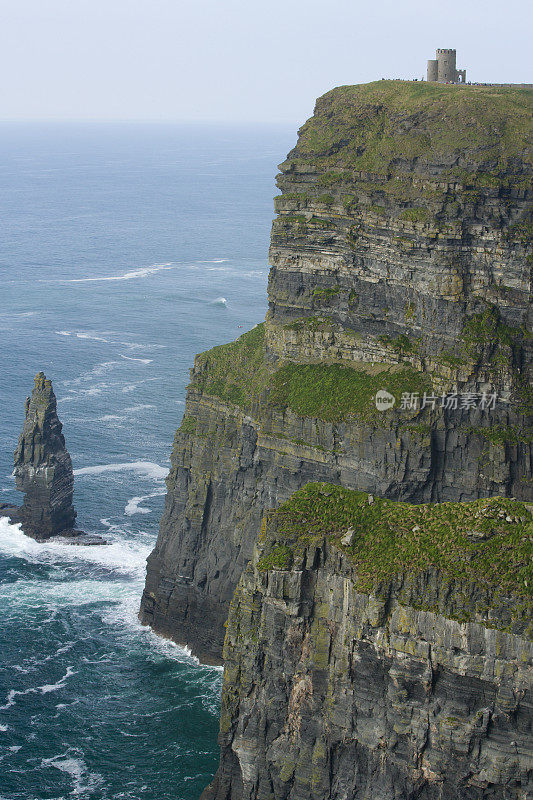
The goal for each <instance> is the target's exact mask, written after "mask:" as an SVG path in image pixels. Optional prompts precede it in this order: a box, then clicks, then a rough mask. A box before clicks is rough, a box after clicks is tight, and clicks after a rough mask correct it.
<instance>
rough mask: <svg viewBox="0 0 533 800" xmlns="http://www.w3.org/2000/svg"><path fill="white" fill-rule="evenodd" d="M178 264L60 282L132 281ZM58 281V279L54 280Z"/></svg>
mask: <svg viewBox="0 0 533 800" xmlns="http://www.w3.org/2000/svg"><path fill="white" fill-rule="evenodd" d="M175 268H176V265H175V264H172V263H171V262H168V263H167V264H152V265H151V266H150V267H141V268H140V269H134V270H130V271H129V272H125V273H124V274H123V275H104V276H102V277H99V278H70V279H68V280H66V279H63V280H61V281H59V283H97V282H99V281H131V280H134V279H135V278H146V277H148V275H153V274H154V273H156V272H161V271H162V270H169V269H175ZM54 282H56V281H54Z"/></svg>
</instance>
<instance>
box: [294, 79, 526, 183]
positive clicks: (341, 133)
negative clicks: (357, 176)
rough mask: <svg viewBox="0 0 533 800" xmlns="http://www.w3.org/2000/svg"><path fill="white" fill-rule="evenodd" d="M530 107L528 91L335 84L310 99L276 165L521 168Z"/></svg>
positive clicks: (398, 83)
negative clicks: (311, 107)
mask: <svg viewBox="0 0 533 800" xmlns="http://www.w3.org/2000/svg"><path fill="white" fill-rule="evenodd" d="M532 112H533V90H532V89H520V88H514V87H494V86H490V87H480V86H448V85H441V84H434V83H425V82H423V81H420V82H414V81H388V80H387V81H386V80H383V81H375V82H374V83H368V84H362V85H359V86H341V87H338V88H337V89H333V90H332V91H330V92H328V93H327V94H325V95H323V96H322V97H320V98H319V99H318V100H317V103H316V106H315V113H314V115H313V117H311V119H309V120H308V121H307V122H306V123H305V125H303V127H302V128H301V130H300V132H299V139H298V144H297V145H296V147H295V148H294V150H292V152H291V153H290V154H289V156H288V159H287V161H286V162H285V164H283V165H282V166H281V168H282V169H283V170H284V171H286V170H288V169H290V167H291V164H294V162H295V161H296V160H300V161H302V162H311V163H317V162H324V163H325V164H326V165H328V166H333V165H336V166H346V167H352V168H354V169H361V170H367V171H370V172H376V173H384V174H385V173H387V172H389V171H390V170H391V169H392V170H394V165H395V163H397V162H399V161H402V160H403V161H407V162H413V161H414V160H415V159H416V160H417V163H420V162H422V164H423V163H424V162H426V163H433V164H438V165H440V166H448V167H450V168H452V167H454V166H458V168H460V169H466V170H467V171H471V170H472V167H474V168H475V167H476V166H477V167H479V168H485V169H488V170H490V171H491V172H493V171H495V170H496V171H498V170H501V171H505V170H512V171H513V172H516V171H517V170H518V172H520V171H523V169H524V164H526V165H528V166H529V167H531V159H532V156H531V143H532V139H533V125H532V118H533V115H532ZM459 154H462V158H461V163H460V164H458V165H457V156H458V155H459Z"/></svg>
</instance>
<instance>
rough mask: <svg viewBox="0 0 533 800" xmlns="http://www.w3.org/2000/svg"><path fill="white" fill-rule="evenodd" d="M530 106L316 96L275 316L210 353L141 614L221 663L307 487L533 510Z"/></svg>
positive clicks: (300, 155)
mask: <svg viewBox="0 0 533 800" xmlns="http://www.w3.org/2000/svg"><path fill="white" fill-rule="evenodd" d="M531 98H532V93H531V92H530V91H528V90H518V89H497V88H478V87H452V86H437V85H428V84H414V83H403V82H400V81H394V82H388V81H381V82H379V83H375V84H369V85H367V86H358V87H342V88H340V89H335V90H333V91H332V92H329V93H328V94H327V95H325V96H324V97H322V98H320V99H319V100H318V102H317V105H316V109H315V114H314V116H313V117H312V119H310V120H309V121H308V122H307V123H306V124H305V125H304V126H303V128H302V129H301V131H300V134H299V140H298V144H297V146H296V148H295V149H294V150H293V151H292V152H291V153H290V154H289V157H288V159H287V161H286V162H285V163H284V164H282V165H281V174H280V175H279V176H278V185H279V186H280V189H281V195H280V196H279V197H278V198H276V201H275V202H276V210H277V217H276V219H275V221H274V223H273V228H272V243H271V251H270V258H271V264H272V269H271V273H270V279H269V312H268V314H267V319H266V321H265V323H264V325H261V326H258V327H257V328H255V329H254V330H253V331H251V332H249V333H248V334H245V335H244V336H243V337H241V338H240V339H239V340H238V341H237V342H234V343H231V344H230V345H224V346H222V347H217V348H214V349H213V350H211V351H209V352H207V353H203V354H201V355H200V356H198V357H197V358H196V361H195V365H194V369H193V370H192V373H191V383H190V386H189V389H188V395H187V404H186V413H185V417H184V419H183V422H182V424H181V426H180V429H179V430H178V432H177V434H176V438H175V441H174V448H173V453H172V468H171V471H170V475H169V477H168V481H167V486H168V494H167V498H166V504H165V511H164V515H163V519H162V522H161V528H160V534H159V538H158V541H157V544H156V547H155V549H154V552H153V553H152V555H151V556H150V558H149V560H148V571H147V579H146V587H145V591H144V594H143V598H142V603H141V614H140V616H141V619H142V620H143V621H144V622H146V623H148V624H150V625H151V626H152V627H153V628H154V629H156V630H158V631H160V632H162V633H164V634H165V635H167V636H170V637H171V638H173V639H174V640H175V641H177V642H180V643H186V644H188V645H189V646H191V647H192V649H193V651H194V652H195V653H196V654H197V655H199V656H200V657H201V658H202V659H204V660H215V661H217V660H218V661H219V660H220V658H221V651H222V643H223V638H224V621H225V618H226V615H227V609H228V605H229V602H230V599H231V597H232V594H233V591H234V589H235V586H236V585H237V582H238V580H239V577H240V575H241V573H242V571H243V569H244V567H245V565H246V564H247V562H248V561H249V559H250V558H251V556H252V552H253V547H254V541H255V536H256V532H257V530H258V529H259V525H260V522H261V519H262V516H263V514H264V511H265V510H266V509H269V508H273V507H276V506H278V505H279V504H280V503H282V502H284V501H285V500H286V499H287V498H288V497H289V496H290V495H291V494H292V493H293V492H294V491H296V490H297V489H299V488H301V487H302V486H304V485H305V484H306V483H308V482H309V481H316V480H319V481H328V482H330V483H336V484H342V485H344V486H347V487H349V488H353V489H362V490H364V491H368V492H371V493H373V494H376V495H378V496H381V497H388V498H392V499H401V500H410V501H413V502H417V503H421V502H428V501H433V502H439V501H447V500H449V501H471V500H475V499H476V498H481V497H487V496H491V495H507V496H514V497H517V498H521V499H531V498H533V480H532V463H533V454H532V432H531V416H530V414H531V409H532V407H533V404H532V392H531V350H532V342H533V340H532V338H531V302H530V291H531V271H532V268H531V259H532V257H533V256H532V247H531V231H532V230H533V228H532V219H533V218H532V212H531V199H532V197H533V192H532V189H531V175H532V169H531V155H530V152H531V151H530V145H531V137H532V134H531V105H532V99H531ZM380 389H384V390H386V391H387V392H389V394H391V395H393V396H394V398H395V405H394V407H392V408H389V409H388V410H385V411H378V410H377V408H376V404H375V396H376V393H377V392H378V391H379V390H380ZM424 393H426V402H425V407H424V408H422V407H421V406H422V405H424V402H423V400H422V402H419V403H418V404H417V403H414V405H413V403H412V402H411V401H412V400H413V399H414V400H416V398H418V399H419V400H421V399H422V398H423V397H424ZM453 397H455V403H456V405H457V407H454V401H453ZM491 397H492V398H493V399H494V403H493V404H492V405H491V403H490V402H487V399H488V398H491Z"/></svg>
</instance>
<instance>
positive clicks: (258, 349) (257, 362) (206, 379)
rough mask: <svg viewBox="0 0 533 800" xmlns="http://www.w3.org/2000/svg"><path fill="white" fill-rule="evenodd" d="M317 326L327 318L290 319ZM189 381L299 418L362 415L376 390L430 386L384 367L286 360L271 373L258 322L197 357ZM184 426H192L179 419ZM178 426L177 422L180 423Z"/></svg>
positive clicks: (371, 412)
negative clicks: (374, 370) (373, 369)
mask: <svg viewBox="0 0 533 800" xmlns="http://www.w3.org/2000/svg"><path fill="white" fill-rule="evenodd" d="M300 325H302V326H303V325H305V326H308V327H309V328H310V330H319V329H321V328H322V327H323V325H326V326H327V321H324V322H321V321H319V320H318V319H317V318H315V317H312V318H310V319H309V320H303V321H301V322H295V323H292V325H291V327H295V328H296V329H298V330H299V329H300V327H296V326H300ZM192 386H193V387H194V388H196V389H197V390H198V391H200V392H203V393H205V394H209V395H213V396H215V397H220V398H221V399H222V400H225V401H227V402H230V403H233V404H235V405H238V406H241V407H242V408H249V407H250V406H251V405H252V404H253V403H255V402H257V401H259V400H262V401H263V402H265V403H268V404H269V405H271V406H274V407H275V408H280V409H285V408H289V409H291V410H292V411H294V412H295V413H296V414H298V415H299V416H302V417H316V418H318V419H322V420H324V421H326V422H341V421H342V420H345V419H347V418H349V417H350V416H351V415H353V414H361V415H363V416H364V417H366V418H369V417H375V415H376V414H377V413H379V414H380V418H381V416H382V412H377V411H376V407H375V404H374V395H375V393H376V392H377V391H378V390H379V389H386V390H387V391H389V392H390V393H391V394H393V395H394V396H395V397H396V399H397V401H398V403H399V401H400V400H401V395H402V393H403V392H419V393H420V394H422V393H423V392H424V391H429V390H431V388H432V387H431V379H430V377H429V376H428V375H426V374H424V373H420V372H416V371H415V370H413V369H411V368H403V369H397V368H392V369H389V370H384V371H382V372H380V373H379V374H375V373H371V372H370V371H366V369H365V365H363V364H361V365H360V368H358V369H355V368H352V367H345V366H341V365H338V364H294V363H289V364H285V365H284V366H282V367H281V368H280V369H278V370H277V371H275V372H270V371H269V370H268V367H267V364H266V361H265V341H264V325H263V324H261V325H258V326H257V327H255V328H254V329H253V330H251V331H249V332H248V333H245V334H243V335H242V336H241V337H240V338H239V339H237V340H236V341H235V342H230V344H224V345H220V346H219V347H214V348H213V349H212V350H208V351H207V352H205V353H201V354H200V355H199V356H197V359H196V364H195V376H194V381H193V384H192ZM184 422H185V425H192V422H191V423H188V422H186V421H185V420H184ZM182 425H183V423H182Z"/></svg>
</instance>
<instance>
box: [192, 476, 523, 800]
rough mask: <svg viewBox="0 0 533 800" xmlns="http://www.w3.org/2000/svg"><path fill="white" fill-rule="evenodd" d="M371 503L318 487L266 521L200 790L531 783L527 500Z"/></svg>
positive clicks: (474, 789)
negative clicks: (212, 763)
mask: <svg viewBox="0 0 533 800" xmlns="http://www.w3.org/2000/svg"><path fill="white" fill-rule="evenodd" d="M372 501H373V498H369V497H368V496H366V495H362V494H359V495H356V494H355V493H353V492H347V491H346V490H343V489H337V487H334V486H331V485H330V486H328V485H314V486H309V487H308V488H307V489H306V490H304V491H301V492H299V493H298V494H297V495H296V496H295V497H293V498H292V499H291V500H290V501H289V502H288V503H287V504H285V506H282V507H281V509H280V510H279V512H276V513H273V514H269V515H268V517H267V519H266V520H265V522H264V524H263V529H262V535H261V536H260V537H259V543H258V545H257V546H256V549H255V553H254V558H253V561H252V563H251V564H250V565H249V566H248V567H247V569H246V570H245V572H244V574H243V576H242V578H241V580H240V583H239V585H238V588H237V590H236V592H235V596H234V598H233V600H232V603H231V608H230V614H229V619H228V626H227V636H226V642H225V646H224V658H225V673H224V685H223V691H222V714H221V728H220V745H221V761H220V767H219V770H218V772H217V774H216V777H215V780H214V782H213V783H212V784H211V786H210V787H208V789H207V790H206V791H205V792H204V794H203V795H202V800H230V799H231V800H236V798H239V800H267V798H268V799H271V798H276V800H296V799H298V800H309V798H317V799H318V798H320V800H325V798H331V800H333V798H336V800H338V798H346V800H370V799H372V800H407V799H408V798H410V800H415V798H416V800H474V799H475V800H489V799H490V800H526V798H529V797H531V794H530V792H531V791H532V790H533V784H532V778H533V759H532V751H531V744H532V725H533V693H532V683H531V674H532V670H531V667H532V661H533V645H532V642H531V627H530V626H531V610H532V609H531V592H530V589H529V591H528V580H529V581H530V579H531V556H532V552H531V535H532V533H533V526H532V524H531V514H530V512H529V511H528V510H527V509H526V508H525V507H524V506H523V505H522V504H521V503H517V502H515V501H509V500H507V501H506V500H502V499H500V498H498V499H495V500H492V501H491V500H489V501H477V502H474V503H469V504H463V505H462V506H460V505H459V504H452V503H446V504H441V505H437V506H414V507H413V506H409V505H406V504H395V503H392V502H387V501H384V502H383V501H379V500H374V501H373V502H372ZM528 623H529V628H528Z"/></svg>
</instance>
